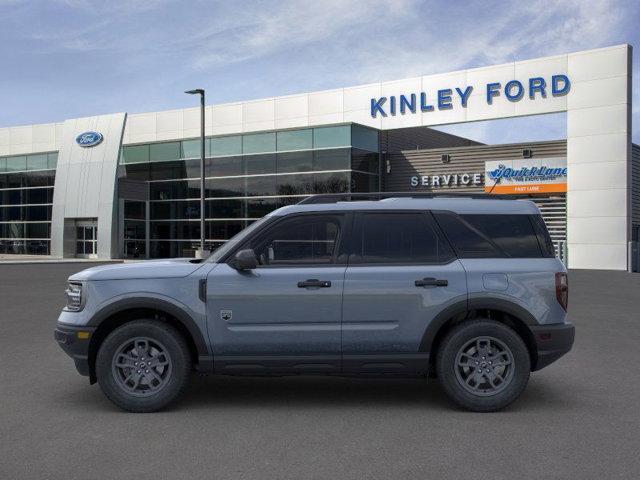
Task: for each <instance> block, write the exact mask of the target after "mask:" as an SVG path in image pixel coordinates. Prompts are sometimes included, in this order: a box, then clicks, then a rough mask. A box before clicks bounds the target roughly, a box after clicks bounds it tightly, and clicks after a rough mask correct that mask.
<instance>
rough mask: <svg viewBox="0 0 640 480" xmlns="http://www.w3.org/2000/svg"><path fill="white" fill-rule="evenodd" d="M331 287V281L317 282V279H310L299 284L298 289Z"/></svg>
mask: <svg viewBox="0 0 640 480" xmlns="http://www.w3.org/2000/svg"><path fill="white" fill-rule="evenodd" d="M330 286H331V282H330V281H329V280H317V279H315V278H310V279H309V280H305V281H303V282H298V288H311V287H317V288H329V287H330Z"/></svg>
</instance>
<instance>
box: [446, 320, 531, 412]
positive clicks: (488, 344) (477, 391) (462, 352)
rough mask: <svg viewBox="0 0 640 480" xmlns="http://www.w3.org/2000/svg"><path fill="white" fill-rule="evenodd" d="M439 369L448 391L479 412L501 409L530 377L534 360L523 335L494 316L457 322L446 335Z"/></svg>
mask: <svg viewBox="0 0 640 480" xmlns="http://www.w3.org/2000/svg"><path fill="white" fill-rule="evenodd" d="M436 370H437V373H438V378H439V380H440V383H441V385H442V387H443V389H444V391H445V392H446V394H447V395H448V396H449V397H450V398H451V399H452V400H453V401H454V402H456V403H457V404H458V405H460V406H461V407H463V408H466V409H468V410H472V411H475V412H492V411H496V410H500V409H502V408H504V407H506V406H507V405H509V404H511V403H512V402H513V401H515V400H516V399H517V398H518V397H519V396H520V394H521V393H522V392H523V390H524V388H525V387H526V386H527V382H528V381H529V372H530V371H531V360H530V357H529V351H528V350H527V347H526V345H525V344H524V342H523V341H522V339H521V338H520V336H519V335H518V334H517V333H516V332H515V331H514V330H512V329H511V328H509V327H507V326H506V325H504V324H502V323H499V322H496V321H493V320H471V321H466V322H463V323H461V324H459V325H456V326H455V327H454V328H453V329H452V330H451V331H450V332H449V333H448V334H447V335H446V336H445V338H444V339H443V341H442V344H441V347H440V349H439V351H438V356H437V358H436Z"/></svg>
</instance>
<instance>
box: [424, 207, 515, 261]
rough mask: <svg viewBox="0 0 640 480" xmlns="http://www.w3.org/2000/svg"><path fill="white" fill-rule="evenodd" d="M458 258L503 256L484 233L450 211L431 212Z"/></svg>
mask: <svg viewBox="0 0 640 480" xmlns="http://www.w3.org/2000/svg"><path fill="white" fill-rule="evenodd" d="M433 214H434V216H435V218H436V220H437V221H438V223H439V224H440V227H441V228H442V230H444V233H445V234H446V235H447V238H448V239H449V241H450V242H451V245H452V246H453V248H454V249H455V251H456V253H457V254H458V257H460V258H500V257H504V256H505V255H504V253H502V252H501V251H500V250H499V249H498V247H497V246H496V245H495V244H494V243H492V242H491V241H490V240H489V239H487V237H486V235H485V234H484V233H482V232H481V231H479V230H478V229H477V228H475V227H473V226H472V225H470V224H469V223H468V222H466V221H464V220H463V219H462V218H461V217H460V216H459V215H456V214H455V213H452V212H433Z"/></svg>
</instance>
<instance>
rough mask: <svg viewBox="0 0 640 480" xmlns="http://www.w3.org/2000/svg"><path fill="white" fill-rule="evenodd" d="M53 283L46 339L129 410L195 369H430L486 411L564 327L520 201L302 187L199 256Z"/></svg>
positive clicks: (521, 382)
mask: <svg viewBox="0 0 640 480" xmlns="http://www.w3.org/2000/svg"><path fill="white" fill-rule="evenodd" d="M66 293H67V299H68V302H67V306H66V307H65V308H64V310H63V311H62V313H61V314H60V317H59V319H58V324H57V328H56V330H55V339H56V340H57V341H58V343H59V344H60V345H61V347H62V348H63V349H64V351H65V352H66V353H68V354H69V355H70V356H71V357H72V358H73V360H74V362H75V365H76V368H77V370H78V371H79V372H80V373H81V374H82V375H86V376H88V377H89V379H90V382H91V383H95V382H96V381H97V382H98V383H99V384H100V387H101V388H102V390H103V392H104V393H105V395H106V396H107V397H108V398H109V399H110V400H111V401H112V402H113V403H115V404H116V405H118V406H119V407H121V408H123V409H125V410H128V411H133V412H150V411H155V410H159V409H161V408H163V407H165V406H166V405H168V404H169V403H170V402H172V401H173V400H175V399H176V398H177V397H178V396H179V395H180V394H181V393H182V391H183V390H184V389H185V387H186V385H187V382H188V380H189V378H190V377H191V374H192V371H193V370H196V371H200V372H212V373H215V374H225V375H254V376H255V375H308V374H320V375H343V376H347V375H366V376H423V377H426V376H428V375H431V376H437V378H438V380H439V382H440V384H441V385H442V388H443V389H444V390H445V392H446V393H447V395H448V396H449V397H450V398H451V399H452V400H453V401H454V402H455V403H457V404H458V405H460V406H462V407H463V408H466V409H469V410H474V411H482V412H486V411H494V410H498V409H501V408H503V407H505V406H507V405H509V404H510V403H511V402H513V401H514V400H516V399H517V398H518V396H519V395H520V394H521V393H522V391H523V390H524V388H525V386H526V384H527V381H528V379H529V373H530V372H532V371H536V370H539V369H541V368H543V367H545V366H547V365H549V364H550V363H551V362H553V361H555V360H556V359H558V358H559V357H560V356H562V355H563V354H565V353H566V352H568V351H569V350H570V349H571V346H572V344H573V338H574V327H573V325H572V324H570V323H568V322H567V321H566V310H567V299H568V284H567V272H566V269H565V267H564V266H563V264H562V263H561V262H560V261H559V260H558V259H557V258H555V255H554V248H553V243H552V242H551V239H550V237H549V233H548V232H547V229H546V226H545V224H544V221H543V219H542V217H541V215H540V211H539V210H538V208H537V207H536V206H535V204H533V203H532V202H529V201H525V200H498V199H487V198H484V199H482V198H452V197H437V198H402V197H395V198H385V199H381V200H374V201H371V200H368V201H341V197H339V196H335V195H333V196H332V195H328V196H316V197H310V198H308V199H306V200H305V201H303V202H301V203H300V204H297V205H291V206H287V207H284V208H280V209H278V210H276V211H274V212H272V213H271V214H269V215H267V216H266V217H264V218H263V219H261V220H259V221H257V222H255V223H253V224H252V225H250V226H249V227H248V228H246V229H245V230H243V231H242V232H240V233H239V234H238V235H236V236H235V237H234V238H233V239H231V240H229V241H228V242H227V243H226V244H224V245H223V246H222V247H220V248H219V249H218V250H216V251H215V252H214V253H213V254H212V256H211V257H210V258H209V259H208V260H206V261H204V262H202V261H199V260H193V259H174V260H161V261H148V262H141V263H133V264H116V265H106V266H101V267H95V268H90V269H87V270H84V271H82V272H79V273H77V274H75V275H72V276H71V277H70V278H69V282H68V286H67V290H66Z"/></svg>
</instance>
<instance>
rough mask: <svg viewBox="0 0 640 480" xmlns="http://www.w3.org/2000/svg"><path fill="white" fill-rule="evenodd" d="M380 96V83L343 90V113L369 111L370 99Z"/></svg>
mask: <svg viewBox="0 0 640 480" xmlns="http://www.w3.org/2000/svg"><path fill="white" fill-rule="evenodd" d="M401 93H404V92H401ZM381 96H383V94H382V93H381V86H380V83H372V84H369V85H360V86H358V87H348V88H345V89H344V111H345V112H352V111H357V110H365V109H366V110H367V111H369V105H370V102H371V99H372V98H379V97H381Z"/></svg>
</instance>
